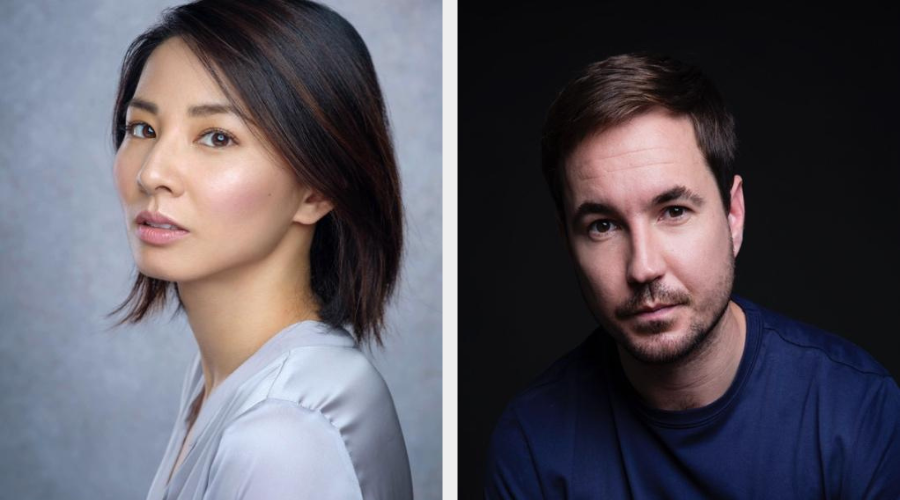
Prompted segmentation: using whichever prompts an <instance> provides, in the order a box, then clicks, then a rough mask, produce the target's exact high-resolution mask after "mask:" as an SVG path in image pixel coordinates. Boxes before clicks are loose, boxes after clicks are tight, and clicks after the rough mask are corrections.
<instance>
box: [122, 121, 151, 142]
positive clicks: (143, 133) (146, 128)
mask: <svg viewBox="0 0 900 500" xmlns="http://www.w3.org/2000/svg"><path fill="white" fill-rule="evenodd" d="M125 132H126V133H127V134H129V135H131V136H133V137H137V138H138V139H152V138H154V137H156V131H155V130H153V127H151V126H150V125H148V124H146V123H144V122H132V123H129V124H128V125H125Z"/></svg>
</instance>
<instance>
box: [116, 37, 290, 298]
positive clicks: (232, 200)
mask: <svg viewBox="0 0 900 500" xmlns="http://www.w3.org/2000/svg"><path fill="white" fill-rule="evenodd" d="M125 122H126V125H127V131H126V133H125V139H124V141H123V142H122V144H121V146H120V148H119V150H118V153H117V154H116V160H115V177H116V186H117V188H118V192H119V196H120V198H121V200H122V206H123V209H124V212H125V219H126V224H127V227H128V234H129V242H130V244H131V248H132V252H133V254H134V259H135V263H136V264H137V267H138V269H139V270H140V271H141V272H142V273H143V274H145V275H147V276H150V277H153V278H158V279H162V280H166V281H175V282H179V283H182V282H189V281H192V280H197V279H201V278H207V277H211V276H214V275H222V274H223V273H229V272H240V270H242V269H248V268H251V267H253V266H255V265H257V264H259V263H261V262H262V261H265V260H267V258H269V257H270V256H271V255H273V254H274V253H275V252H276V250H277V249H279V248H282V250H281V252H282V253H284V252H288V253H290V252H291V251H293V249H284V246H285V245H290V244H293V243H291V242H295V241H296V239H289V238H287V237H286V235H287V234H288V232H289V229H290V228H291V225H292V221H293V219H294V218H295V216H296V214H297V211H298V207H300V206H301V205H302V203H303V201H302V198H303V193H302V190H301V189H299V185H298V183H297V182H296V180H295V178H294V176H293V174H292V173H291V172H290V171H289V170H288V169H286V168H283V167H282V166H281V165H279V164H278V162H277V161H276V160H275V159H274V157H273V156H272V155H270V154H269V152H268V149H267V148H266V147H265V145H264V144H263V143H262V142H261V141H260V140H258V139H257V138H256V137H254V135H253V134H252V133H251V130H250V129H249V128H248V126H247V125H246V124H245V123H244V122H243V121H242V120H241V119H240V118H239V117H238V115H237V114H235V113H234V112H233V111H232V110H231V105H230V103H229V102H228V100H227V99H226V98H225V95H224V94H223V93H222V91H221V89H219V87H218V86H217V85H216V83H215V81H214V80H213V78H212V77H211V76H210V75H209V74H208V73H207V71H206V70H205V68H204V67H203V65H202V63H201V62H200V60H199V59H197V57H196V56H195V55H194V54H193V53H192V52H191V50H190V49H189V48H188V46H187V45H186V44H185V43H184V42H183V41H182V40H181V39H179V38H171V39H169V40H167V41H166V42H164V43H163V44H161V45H160V46H159V47H158V48H157V49H156V50H155V51H154V52H153V53H152V54H151V56H150V58H149V60H148V61H147V63H146V65H145V67H144V70H143V73H142V74H141V77H140V80H139V82H138V86H137V89H136V91H135V93H134V98H133V99H132V101H131V103H130V104H129V106H128V109H127V114H126V120H125ZM144 211H147V212H150V213H153V214H161V215H163V216H165V217H167V218H169V219H171V220H172V221H173V222H174V224H175V225H177V226H179V227H180V228H183V231H171V230H167V229H154V228H151V227H149V226H147V225H145V224H143V223H140V220H139V219H138V217H139V215H141V214H142V213H143V212H144ZM151 222H153V221H151ZM286 242H287V243H286Z"/></svg>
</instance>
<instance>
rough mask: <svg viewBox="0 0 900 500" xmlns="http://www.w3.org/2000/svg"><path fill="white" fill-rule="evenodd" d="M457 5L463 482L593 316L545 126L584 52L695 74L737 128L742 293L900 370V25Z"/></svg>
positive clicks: (883, 16)
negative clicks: (650, 56)
mask: <svg viewBox="0 0 900 500" xmlns="http://www.w3.org/2000/svg"><path fill="white" fill-rule="evenodd" d="M549 5H550V3H549V2H541V3H535V4H534V5H530V4H527V3H516V4H514V5H510V6H503V5H498V4H494V3H490V2H467V1H464V2H461V4H460V6H459V27H460V32H459V363H460V366H459V469H458V470H459V480H460V485H459V486H460V489H459V493H460V498H480V496H481V483H482V471H483V468H484V458H485V451H486V447H487V443H488V439H489V437H490V433H491V431H492V429H493V426H494V424H495V423H496V419H497V417H498V416H499V414H500V412H501V411H502V409H503V407H504V406H505V405H506V403H507V402H508V401H509V399H510V398H511V397H512V396H513V395H514V394H515V393H516V392H517V391H519V390H521V389H522V388H524V386H525V385H527V383H528V382H529V381H530V380H531V379H533V378H534V377H535V376H537V375H538V374H539V373H540V372H541V371H542V370H543V369H544V368H546V367H547V366H548V365H549V364H550V363H551V362H552V361H553V360H555V359H556V358H558V357H559V356H560V355H562V354H563V353H565V352H566V351H568V350H570V349H572V348H573V347H574V346H576V345H577V344H578V343H579V342H580V341H581V340H582V339H583V338H585V337H586V336H587V335H588V334H589V333H590V332H591V331H592V330H593V329H594V328H595V322H594V320H593V318H592V317H591V316H590V314H589V313H588V311H587V308H586V306H585V305H584V303H583V301H582V299H581V296H580V294H579V291H578V287H577V284H576V281H575V275H574V271H573V268H572V262H571V260H570V259H569V257H568V255H567V254H566V251H565V248H564V246H563V241H562V239H561V238H560V235H559V233H558V230H557V226H556V222H555V219H554V208H553V204H552V201H551V198H550V195H549V192H548V190H547V188H546V186H545V184H544V181H543V178H542V176H541V171H540V130H541V126H542V124H543V120H544V116H545V113H546V111H547V108H548V107H549V105H550V103H551V102H552V100H553V98H554V97H555V96H556V94H557V93H558V92H559V90H560V89H561V88H562V87H563V86H564V85H565V83H566V82H568V81H569V80H570V79H571V78H572V77H573V75H574V74H575V72H577V71H578V70H579V69H580V68H581V67H583V66H584V65H586V64H587V63H589V62H592V61H597V60H600V59H603V58H605V57H608V56H610V55H614V54H619V53H624V52H632V51H637V50H648V51H654V52H663V53H667V54H670V55H673V56H676V57H679V58H682V59H685V60H687V61H689V62H692V63H695V64H697V65H698V66H700V67H701V68H702V69H703V70H704V71H705V72H706V73H707V75H708V76H710V77H711V78H712V79H713V81H714V82H716V84H717V86H718V88H719V90H720V92H721V93H722V95H723V96H724V98H725V101H726V103H727V104H728V106H729V108H730V109H731V111H732V113H733V114H734V116H735V119H736V122H737V135H738V141H739V146H738V154H737V161H736V170H737V173H739V174H740V175H742V176H743V178H744V196H745V200H746V207H747V221H746V229H745V233H744V243H743V247H742V249H741V253H740V255H739V256H738V258H737V276H736V283H735V292H736V293H737V294H739V295H741V296H744V297H746V298H748V299H750V300H752V301H754V302H756V303H758V304H760V305H762V306H764V307H767V308H770V309H773V310H775V311H778V312H781V313H784V314H786V315H788V316H791V317H793V318H795V319H799V320H801V321H805V322H807V323H810V324H813V325H816V326H819V327H821V328H824V329H826V330H829V331H832V332H834V333H837V334H839V335H841V336H844V337H846V338H848V339H850V340H851V341H853V342H855V343H856V344H858V345H860V346H862V347H863V348H864V349H865V350H867V351H868V352H869V353H871V354H872V355H873V356H874V357H875V358H876V359H877V360H878V361H879V362H880V363H881V364H882V365H884V366H885V367H886V368H887V369H888V370H889V371H890V372H891V373H892V374H893V376H894V377H895V380H896V379H897V377H898V376H900V349H898V341H897V338H898V336H900V328H898V326H897V325H898V315H900V302H898V297H900V294H898V293H897V285H898V282H900V271H898V265H897V263H898V255H900V244H898V239H897V235H898V229H900V202H898V201H900V196H898V195H900V125H898V120H900V106H898V93H900V71H898V69H900V54H898V52H900V37H898V35H897V33H900V23H898V22H897V20H898V15H897V11H896V9H895V8H893V9H894V10H891V11H883V12H875V13H872V12H870V13H869V14H868V15H867V16H866V19H865V20H853V19H849V18H840V19H839V18H837V17H835V16H831V19H830V20H827V21H824V20H822V19H823V18H822V13H816V12H806V13H804V15H802V16H791V15H789V14H787V13H785V12H783V11H774V10H771V11H762V10H760V11H758V12H743V13H734V12H732V13H723V12H717V11H714V10H710V9H715V8H716V7H713V4H710V5H709V6H707V8H704V9H700V10H695V11H683V10H681V11H670V12H661V11H659V9H656V8H654V7H653V6H652V5H651V4H648V3H635V4H634V5H630V6H628V5H627V4H625V3H601V2H596V3H594V2H591V3H590V4H586V5H582V6H580V7H574V6H572V5H573V4H571V3H566V2H560V3H559V4H554V5H555V6H554V7H553V8H549V7H548V6H549Z"/></svg>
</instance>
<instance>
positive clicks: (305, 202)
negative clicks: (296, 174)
mask: <svg viewBox="0 0 900 500" xmlns="http://www.w3.org/2000/svg"><path fill="white" fill-rule="evenodd" d="M333 208H334V205H332V204H331V200H329V199H327V198H325V197H324V196H323V195H322V193H319V192H318V191H316V190H314V189H313V188H311V187H309V186H304V187H302V188H301V189H300V206H299V207H297V213H295V214H294V219H293V220H294V222H299V223H300V224H305V225H307V226H311V225H313V224H315V223H316V222H319V219H321V218H322V217H325V216H326V215H328V212H331V210H332V209H333Z"/></svg>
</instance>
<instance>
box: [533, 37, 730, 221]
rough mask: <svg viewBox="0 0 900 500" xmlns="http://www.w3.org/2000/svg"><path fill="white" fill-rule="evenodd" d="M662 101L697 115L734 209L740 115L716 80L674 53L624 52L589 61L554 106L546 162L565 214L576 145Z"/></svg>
mask: <svg viewBox="0 0 900 500" xmlns="http://www.w3.org/2000/svg"><path fill="white" fill-rule="evenodd" d="M660 108H662V109H666V110H668V111H670V112H671V113H673V114H675V115H679V116H685V115H686V116H689V117H690V119H691V122H692V124H693V126H694V135H695V136H696V137H697V145H698V146H699V148H700V151H701V152H702V153H703V156H704V158H705V159H706V163H707V166H709V168H710V170H712V173H713V176H714V177H715V179H716V185H717V186H718V187H719V194H720V195H721V196H722V203H723V204H724V206H725V210H726V211H727V210H728V209H729V208H730V206H731V196H730V193H731V185H732V182H733V181H734V165H733V164H734V153H735V150H736V149H737V138H736V137H735V134H734V118H733V117H732V116H731V113H729V112H728V110H727V109H726V108H725V104H724V102H723V101H722V97H721V96H720V95H719V92H718V91H717V90H716V88H715V87H714V86H713V83H712V81H710V80H709V79H708V78H707V77H706V76H705V75H704V74H703V73H701V72H700V70H699V69H698V68H696V67H694V66H691V65H689V64H686V63H684V62H681V61H678V60H675V59H672V58H670V57H666V56H659V55H649V54H624V55H618V56H613V57H610V58H607V59H604V60H603V61H600V62H597V63H593V64H590V65H588V66H587V67H586V68H585V69H584V70H583V71H582V72H581V73H580V74H579V75H578V76H577V77H576V78H575V79H574V80H572V81H571V82H570V83H569V84H568V85H566V87H565V88H564V89H563V90H562V92H561V93H560V94H559V96H558V97H557V98H556V101H554V102H553V104H552V105H551V106H550V111H549V112H548V114H547V119H546V121H545V122H544V130H543V135H542V139H541V166H542V168H543V171H544V178H545V179H546V180H547V184H548V185H549V186H550V192H551V194H552V195H553V200H554V202H555V203H556V208H557V210H558V213H559V215H560V217H561V218H563V219H564V218H565V215H564V214H565V212H564V208H563V193H562V182H563V171H562V169H563V168H565V162H566V161H567V160H568V158H569V155H571V154H572V152H573V151H574V150H575V148H577V147H578V145H579V144H580V143H581V142H582V141H583V140H584V139H586V138H587V137H588V136H590V135H593V134H599V133H601V132H603V131H604V130H607V129H609V128H612V127H614V126H616V125H620V124H622V123H624V122H626V121H627V120H629V119H630V118H634V117H635V116H637V115H639V114H642V113H645V112H648V111H651V110H653V109H660Z"/></svg>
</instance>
